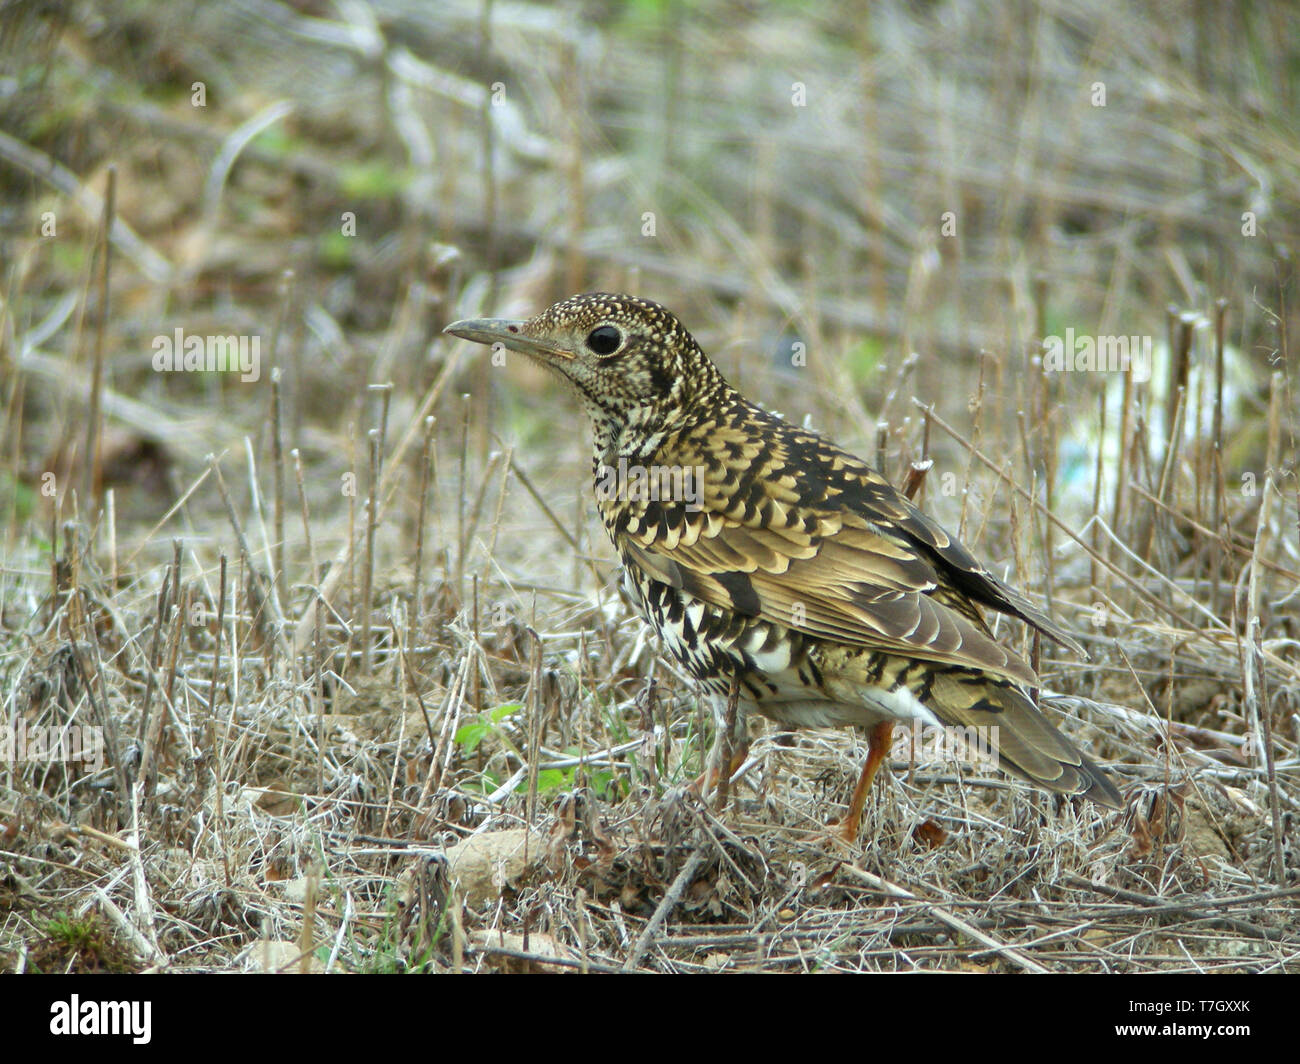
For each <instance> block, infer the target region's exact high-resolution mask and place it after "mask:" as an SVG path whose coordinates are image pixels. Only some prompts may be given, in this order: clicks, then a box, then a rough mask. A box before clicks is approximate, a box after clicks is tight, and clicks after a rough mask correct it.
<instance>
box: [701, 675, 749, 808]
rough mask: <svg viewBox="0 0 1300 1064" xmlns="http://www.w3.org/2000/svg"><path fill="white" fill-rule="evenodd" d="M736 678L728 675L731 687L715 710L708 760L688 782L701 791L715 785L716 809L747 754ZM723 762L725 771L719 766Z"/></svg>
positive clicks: (707, 791) (725, 802)
mask: <svg viewBox="0 0 1300 1064" xmlns="http://www.w3.org/2000/svg"><path fill="white" fill-rule="evenodd" d="M739 703H740V680H739V678H738V677H737V676H735V675H733V676H732V677H731V689H730V691H729V692H728V694H727V700H726V702H725V703H723V705H724V706H725V709H724V710H723V711H722V712H721V713H715V717H716V718H717V721H718V733H717V736H716V738H715V739H714V740H713V745H712V746H711V747H710V748H709V756H708V761H707V762H706V767H705V770H704V772H703V773H702V774H701V775H700V776H699V777H697V778H696V780H695V782H694V783H692V784H691V786H692V787H693V788H694V789H695V791H696V792H698V793H699V794H701V795H706V794H708V793H709V791H712V790H713V789H714V788H717V811H718V812H721V811H722V810H723V809H724V808H725V807H726V804H727V798H728V795H729V793H730V787H731V777H732V776H734V775H735V774H736V772H737V770H738V769H739V768H740V766H741V765H743V764H744V763H745V758H747V757H748V756H749V731H748V729H747V728H746V726H745V720H744V718H743V717H742V716H741V715H740V706H739ZM724 765H725V766H726V769H725V772H724V770H723V766H724Z"/></svg>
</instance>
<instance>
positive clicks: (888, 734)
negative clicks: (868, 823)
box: [831, 720, 894, 844]
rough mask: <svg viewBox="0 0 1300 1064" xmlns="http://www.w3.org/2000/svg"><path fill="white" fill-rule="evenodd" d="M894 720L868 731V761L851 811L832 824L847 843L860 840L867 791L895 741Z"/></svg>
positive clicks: (863, 767)
mask: <svg viewBox="0 0 1300 1064" xmlns="http://www.w3.org/2000/svg"><path fill="white" fill-rule="evenodd" d="M893 736H894V722H893V721H892V720H886V721H881V722H880V723H879V724H877V725H876V726H875V727H873V728H872V729H870V731H868V732H867V763H866V764H865V765H863V766H862V775H861V776H859V777H858V785H857V786H856V787H854V788H853V798H852V799H851V800H850V801H849V811H848V812H847V813H845V814H844V818H843V819H842V820H839V821H837V822H836V823H834V824H832V825H831V826H832V827H833V828H835V829H836V830H835V833H836V834H837V835H838V836H839V837H840V838H842V839H843V840H844V841H845V842H847V843H850V844H852V843H854V842H857V840H858V829H859V826H860V824H861V821H862V808H863V806H865V805H866V804H867V793H868V792H869V791H870V790H871V781H872V780H874V779H875V778H876V770H877V769H878V768H880V762H882V761H883V760H884V759H885V754H886V753H888V752H889V747H890V745H891V744H892V742H893Z"/></svg>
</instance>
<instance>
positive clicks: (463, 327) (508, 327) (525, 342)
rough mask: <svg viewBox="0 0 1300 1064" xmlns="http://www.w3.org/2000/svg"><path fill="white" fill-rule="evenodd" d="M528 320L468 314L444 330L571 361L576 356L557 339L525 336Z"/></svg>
mask: <svg viewBox="0 0 1300 1064" xmlns="http://www.w3.org/2000/svg"><path fill="white" fill-rule="evenodd" d="M525 324H527V323H526V322H522V321H510V320H509V319H508V318H467V319H466V320H465V321H453V322H452V323H451V324H450V325H448V326H447V327H446V328H445V329H443V330H442V331H443V332H445V333H451V335H452V336H459V337H460V338H461V339H462V340H473V341H474V343H476V344H488V345H494V344H501V345H502V346H503V347H505V348H507V349H509V350H511V351H518V352H520V353H521V354H525V355H533V356H535V357H538V358H542V359H546V360H549V361H563V362H568V361H571V360H572V359H573V352H572V351H570V350H569V349H568V348H566V347H564V346H562V345H560V344H558V343H556V342H555V341H554V340H542V339H538V338H537V337H533V336H525V335H524V331H523V329H524V325H525Z"/></svg>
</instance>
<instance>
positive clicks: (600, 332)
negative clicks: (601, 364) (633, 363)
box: [587, 325, 623, 355]
mask: <svg viewBox="0 0 1300 1064" xmlns="http://www.w3.org/2000/svg"><path fill="white" fill-rule="evenodd" d="M622 343H623V334H622V333H621V332H619V331H618V329H616V328H615V327H614V326H612V325H601V326H599V327H598V328H595V329H592V330H591V332H590V333H589V334H588V336H587V347H588V348H590V349H591V350H592V351H594V352H595V353H596V354H598V355H612V354H613V353H614V352H615V351H617V350H618V349H619V347H620V346H621V345H622Z"/></svg>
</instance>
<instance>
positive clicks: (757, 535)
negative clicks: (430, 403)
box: [446, 293, 1120, 841]
mask: <svg viewBox="0 0 1300 1064" xmlns="http://www.w3.org/2000/svg"><path fill="white" fill-rule="evenodd" d="M446 331H447V332H449V333H451V334H452V335H454V336H459V337H462V338H463V339H466V340H473V341H475V342H477V343H482V344H501V345H503V346H504V347H506V348H508V349H509V350H512V351H518V352H521V353H523V354H525V355H528V356H530V357H532V358H534V359H536V360H537V361H539V362H541V363H542V364H543V365H545V366H548V367H550V368H551V369H553V370H556V371H557V372H558V373H559V374H560V375H561V376H562V377H563V378H564V379H565V380H566V381H567V382H568V383H569V384H570V385H571V386H572V387H573V388H574V389H575V390H576V391H577V393H578V395H579V397H580V398H581V400H582V403H583V406H584V407H585V408H586V412H587V415H588V417H589V418H590V420H591V424H592V428H593V430H594V445H595V448H594V457H593V473H594V475H595V478H596V483H597V488H598V490H597V505H598V507H599V509H600V514H601V517H602V519H603V520H604V523H605V528H606V529H607V530H608V532H609V536H610V539H611V540H613V542H614V546H615V548H616V549H617V551H618V553H619V556H620V558H621V559H622V562H623V573H624V581H625V585H626V587H627V590H628V593H629V595H630V596H631V598H632V599H633V601H634V602H636V603H637V605H638V606H639V607H640V610H641V613H642V615H643V616H644V617H645V619H646V620H647V621H648V622H649V624H650V625H651V626H652V627H653V628H654V629H655V630H656V631H657V632H658V633H659V635H660V637H661V638H662V640H663V642H664V644H665V645H666V646H667V647H668V649H669V650H670V651H671V652H672V653H673V655H674V656H675V657H676V658H677V660H678V661H680V662H681V663H682V665H683V666H684V668H685V669H686V670H687V672H689V673H690V675H691V676H692V677H694V678H695V680H696V681H698V682H699V684H700V685H701V686H702V687H703V688H704V690H705V691H707V692H708V693H709V694H710V695H712V696H713V701H714V704H715V707H717V708H718V709H719V710H720V709H721V707H722V706H723V705H725V702H726V699H727V696H728V693H729V691H730V690H731V686H732V682H733V677H734V678H735V679H736V680H737V681H738V692H739V698H740V706H741V707H742V708H743V709H745V710H747V711H749V710H754V709H757V710H758V711H759V712H760V713H762V714H763V715H765V716H767V717H770V718H771V719H772V720H774V721H776V722H777V723H779V724H781V725H783V726H784V727H787V728H828V727H834V726H838V725H856V726H859V727H862V728H865V729H866V731H867V735H868V742H869V747H868V754H867V760H866V764H865V766H864V768H863V770H862V774H861V776H860V777H859V780H858V785H857V787H856V788H855V790H854V794H853V798H852V801H851V802H850V805H849V810H848V814H847V815H846V816H845V817H844V819H843V820H842V821H841V822H840V826H841V831H842V834H843V835H844V837H845V838H846V839H848V840H850V841H852V840H853V839H854V838H856V835H857V831H858V824H859V821H860V817H861V812H862V807H863V804H864V802H865V800H866V796H867V792H868V790H869V788H870V785H871V781H872V779H873V777H874V775H875V772H876V769H877V767H878V766H879V764H880V762H881V760H882V758H883V757H884V755H885V753H886V752H887V750H888V749H889V746H890V740H891V736H892V732H893V727H894V724H895V723H897V722H910V721H912V720H914V719H917V718H919V719H920V720H921V721H922V722H924V723H929V724H938V725H947V726H952V727H961V728H969V727H971V726H976V727H985V728H991V727H996V728H997V729H998V730H997V742H998V745H997V750H998V756H999V763H1000V766H1001V767H1002V768H1004V769H1007V770H1010V771H1011V772H1012V773H1014V774H1015V775H1017V776H1020V777H1022V778H1024V779H1026V780H1028V781H1030V782H1031V783H1035V784H1037V785H1038V786H1040V787H1044V788H1046V789H1048V790H1050V791H1055V792H1058V793H1061V794H1067V795H1074V794H1081V795H1085V796H1087V797H1088V798H1091V799H1092V800H1093V801H1096V802H1099V803H1100V804H1102V805H1107V806H1112V807H1118V806H1119V805H1120V796H1119V793H1118V792H1117V791H1116V789H1115V787H1114V786H1113V785H1112V784H1111V782H1110V781H1109V780H1108V779H1107V778H1106V777H1105V775H1104V774H1103V773H1102V772H1101V770H1100V769H1099V768H1098V767H1097V766H1096V765H1095V764H1093V763H1092V761H1090V760H1089V759H1088V758H1087V757H1086V756H1085V755H1084V754H1083V753H1082V752H1080V751H1079V749H1078V748H1077V747H1075V745H1074V744H1073V743H1071V742H1070V740H1069V739H1067V738H1066V737H1065V736H1064V735H1062V734H1061V733H1060V732H1059V731H1058V730H1057V729H1056V728H1055V727H1053V725H1052V724H1051V723H1050V722H1049V721H1048V720H1047V718H1046V717H1045V716H1044V715H1043V714H1042V712H1041V711H1040V710H1039V709H1038V707H1037V706H1036V705H1035V704H1034V701H1033V699H1032V698H1031V697H1030V695H1029V693H1028V692H1029V689H1031V688H1035V687H1036V686H1037V683H1038V679H1037V677H1036V676H1035V674H1034V671H1033V669H1031V668H1030V666H1029V664H1028V663H1027V662H1025V661H1024V660H1023V659H1022V658H1020V657H1019V656H1018V655H1016V654H1015V653H1013V652H1012V651H1010V650H1008V649H1007V648H1005V647H1003V646H1002V645H1001V644H999V643H998V642H997V641H996V640H994V638H993V636H992V633H991V631H990V629H989V627H988V625H987V624H986V623H985V621H984V618H983V615H982V613H981V607H984V608H988V609H993V610H997V611H1000V612H1002V613H1006V614H1010V615H1011V616H1013V617H1018V618H1020V619H1021V620H1022V621H1025V622H1026V623H1028V624H1030V625H1032V626H1033V627H1034V628H1036V629H1038V630H1039V631H1041V632H1043V633H1044V634H1045V635H1047V636H1049V637H1050V638H1052V639H1054V640H1055V641H1056V642H1058V643H1061V644H1063V645H1065V646H1067V647H1070V648H1071V649H1073V650H1075V651H1076V652H1079V653H1082V651H1081V650H1080V648H1079V647H1078V644H1076V643H1075V641H1074V640H1073V639H1071V638H1070V636H1069V635H1068V634H1067V633H1066V632H1064V631H1063V630H1062V629H1061V628H1059V627H1058V626H1057V625H1056V624H1054V623H1053V622H1052V621H1051V620H1050V619H1049V618H1048V617H1046V616H1045V615H1044V614H1043V613H1041V612H1040V611H1039V610H1037V609H1035V608H1034V607H1033V606H1032V605H1031V604H1030V603H1029V602H1028V601H1027V600H1026V599H1025V598H1024V597H1023V596H1021V595H1020V594H1018V593H1017V592H1015V591H1013V590H1012V589H1011V588H1009V587H1007V586H1006V584H1004V583H1003V582H1002V581H1000V580H998V579H997V578H996V577H995V576H993V575H992V574H991V573H990V572H989V571H988V570H987V569H985V568H984V567H983V566H982V565H980V563H979V562H978V561H976V560H975V558H974V557H973V556H972V555H971V554H970V552H969V551H967V550H966V548H965V547H963V546H962V545H961V544H960V543H959V542H958V541H957V540H956V539H955V538H954V537H952V536H951V535H949V534H948V533H947V532H945V531H944V530H943V528H941V527H940V526H939V525H938V524H937V523H936V522H935V521H933V520H931V519H930V518H929V517H927V516H925V514H923V513H921V511H920V510H918V509H917V508H916V507H915V506H913V505H912V503H911V502H909V501H908V500H907V499H906V498H904V497H903V496H902V495H901V494H900V493H899V492H898V491H896V490H895V489H894V488H893V487H892V486H891V485H890V484H889V483H888V482H887V481H886V480H885V478H884V477H882V476H881V475H880V474H879V473H877V472H876V471H875V470H874V469H872V468H871V467H870V466H869V465H867V464H866V463H865V462H863V461H861V460H860V459H858V458H855V457H854V456H853V455H851V454H848V453H847V452H845V451H842V450H841V449H840V448H838V447H836V446H835V445H834V444H833V443H831V442H830V441H829V440H827V439H825V438H823V437H822V436H820V435H818V434H817V433H815V432H810V431H808V430H805V429H801V428H798V427H796V426H794V425H791V424H790V423H789V422H787V421H784V420H783V419H781V418H780V417H777V416H776V415H774V414H770V413H768V412H767V411H765V410H762V409H760V408H759V407H757V406H755V405H754V404H753V403H751V402H749V401H748V400H747V399H746V398H745V397H744V396H742V395H741V394H740V393H739V392H737V391H736V389H734V388H733V387H731V386H730V385H729V384H728V383H727V382H726V380H724V379H723V376H722V374H721V373H720V372H719V371H718V369H717V367H716V366H714V364H713V363H712V362H711V361H710V360H709V358H708V356H707V355H705V353H704V352H703V351H702V350H701V349H700V346H699V344H697V343H696V342H695V339H694V338H693V337H692V336H691V334H690V333H689V332H687V331H686V329H685V328H684V327H683V326H682V324H681V323H680V322H679V321H678V320H677V318H676V317H675V316H674V315H673V314H671V313H670V312H669V311H668V310H667V309H665V308H664V307H662V306H660V305H659V304H657V303H652V302H650V301H649V300H645V299H638V298H636V297H634V296H627V295H610V294H605V293H593V294H589V295H580V296H574V297H573V298H571V299H566V300H564V301H563V302H561V303H557V304H555V306H553V307H551V308H550V309H549V310H547V311H545V312H544V313H542V314H539V315H538V316H537V317H535V318H532V319H530V320H528V321H505V320H500V319H482V320H474V321H458V322H455V323H454V324H452V325H449V326H448V327H447V329H446ZM638 470H639V471H640V472H639V473H637V472H636V471H638ZM638 477H639V478H640V479H638ZM656 489H661V490H656ZM742 719H743V718H742ZM720 730H721V729H720ZM715 753H716V751H715ZM738 761H739V759H737V761H736V762H733V765H732V766H731V770H732V771H734V768H735V767H736V764H738Z"/></svg>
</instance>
